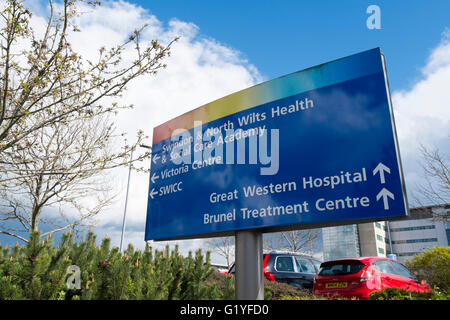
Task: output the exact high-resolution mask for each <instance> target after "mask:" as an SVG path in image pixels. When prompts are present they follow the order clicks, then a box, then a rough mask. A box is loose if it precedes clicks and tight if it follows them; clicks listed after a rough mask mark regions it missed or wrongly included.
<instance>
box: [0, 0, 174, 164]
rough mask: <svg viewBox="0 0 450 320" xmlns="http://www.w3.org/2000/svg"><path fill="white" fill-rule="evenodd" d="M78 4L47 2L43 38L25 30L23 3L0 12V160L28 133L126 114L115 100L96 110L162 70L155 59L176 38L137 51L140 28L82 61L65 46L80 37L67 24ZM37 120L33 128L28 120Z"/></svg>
mask: <svg viewBox="0 0 450 320" xmlns="http://www.w3.org/2000/svg"><path fill="white" fill-rule="evenodd" d="M79 2H80V1H79V0H64V1H63V3H62V5H60V6H58V8H59V9H58V10H59V11H58V10H57V9H56V6H55V4H54V3H53V1H52V0H49V16H48V20H47V25H46V28H45V32H44V33H43V34H36V33H35V32H34V30H33V29H32V28H31V26H30V18H31V12H30V10H29V9H27V8H26V7H24V6H23V1H21V0H7V1H6V2H5V3H4V4H2V5H0V6H1V7H0V10H1V11H0V26H1V30H0V31H1V32H0V161H2V160H3V159H2V157H3V151H5V150H8V149H9V148H11V147H13V146H14V145H16V144H19V145H20V146H21V147H25V144H26V141H24V140H25V139H26V138H27V137H29V136H30V134H32V133H33V132H34V131H36V130H39V129H41V128H44V127H47V126H49V125H52V124H53V123H56V122H61V121H62V122H64V121H65V122H69V121H72V120H73V119H77V118H82V117H90V116H92V115H98V114H101V113H113V112H116V111H117V110H119V109H121V108H126V107H131V106H122V105H119V104H118V103H117V101H116V102H112V103H108V104H103V103H104V102H105V101H108V100H105V99H104V98H108V97H109V98H113V99H114V98H117V97H119V96H120V95H121V93H123V91H124V90H125V87H126V85H127V84H128V83H129V82H130V81H132V80H133V79H136V78H137V77H139V76H142V75H145V74H150V75H155V74H156V73H157V72H158V70H159V69H161V68H165V67H166V65H165V64H163V63H162V60H163V58H164V57H166V56H168V55H169V54H170V46H171V44H172V43H173V41H175V40H176V39H174V40H173V41H172V42H170V43H169V44H168V45H166V46H163V45H161V44H160V43H159V42H158V41H157V40H153V41H152V42H151V43H150V44H149V45H148V46H143V45H142V44H141V41H140V38H141V33H142V31H143V29H144V28H146V27H147V26H143V27H142V28H140V29H136V30H134V31H133V32H132V33H131V34H130V36H129V37H128V39H126V40H125V41H124V42H123V43H121V44H118V45H117V46H114V47H112V48H110V49H106V48H104V47H102V48H100V49H99V54H98V58H97V59H96V60H95V61H91V60H86V59H83V57H82V56H81V55H80V54H78V53H77V52H75V51H74V50H73V49H72V46H71V44H70V42H69V40H68V37H69V35H70V33H71V32H79V31H80V29H79V28H78V27H77V26H76V25H75V24H74V19H75V18H76V17H77V15H78V14H79V13H78V11H77V4H78V3H79ZM86 3H87V4H90V5H93V6H96V5H99V4H100V3H99V2H98V1H87V2H86ZM131 47H133V52H134V58H133V59H134V60H132V61H131V62H126V61H124V59H123V53H124V51H125V50H128V49H129V48H131ZM127 61H129V60H127ZM37 115H38V119H40V121H31V122H30V121H28V119H29V118H31V117H35V116H37ZM130 148H131V147H130ZM130 148H129V149H128V151H130Z"/></svg>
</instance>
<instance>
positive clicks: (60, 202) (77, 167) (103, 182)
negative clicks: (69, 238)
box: [0, 117, 121, 241]
mask: <svg viewBox="0 0 450 320" xmlns="http://www.w3.org/2000/svg"><path fill="white" fill-rule="evenodd" d="M104 118H105V117H96V118H90V119H85V120H83V121H81V120H79V121H73V122H71V123H70V124H66V123H63V122H56V123H54V124H53V125H52V126H50V127H45V128H41V129H40V130H37V131H34V132H33V134H32V136H33V139H32V141H30V143H29V144H28V145H27V148H23V149H21V148H18V147H17V146H13V147H11V148H10V149H8V150H6V151H4V153H5V155H6V156H8V157H7V158H8V159H9V162H8V165H7V167H8V174H7V176H9V177H14V178H13V179H12V178H11V179H10V181H9V184H8V187H7V188H3V192H2V195H1V197H0V221H2V224H0V233H3V234H8V235H10V236H14V237H16V238H19V239H21V240H23V241H27V235H28V234H29V232H30V231H33V232H38V231H39V230H40V228H39V224H40V223H41V222H42V223H44V224H45V225H46V226H47V229H48V228H50V230H51V231H50V232H56V231H60V230H64V229H67V228H70V229H75V228H76V227H80V226H83V225H90V224H89V223H91V222H92V219H93V218H94V217H95V216H96V215H97V214H98V213H99V212H100V211H101V210H102V209H104V208H105V207H106V206H107V205H109V204H110V203H111V201H112V200H113V198H114V194H113V193H112V187H111V185H110V184H109V183H107V181H108V179H107V178H108V177H107V175H106V174H105V172H104V171H105V167H108V166H110V165H111V164H112V163H113V161H114V160H117V159H113V158H112V157H113V156H114V157H117V158H118V159H119V161H120V158H121V155H120V154H118V153H111V152H110V149H111V147H112V143H111V142H112V141H113V140H112V138H113V135H112V133H113V126H112V124H110V123H108V121H106V120H107V119H104ZM5 158H6V157H5ZM45 207H47V208H49V207H52V208H56V209H58V213H57V214H55V213H53V214H50V215H49V217H48V218H47V219H45V218H44V219H43V218H42V216H41V214H42V211H43V209H44V208H45ZM63 208H66V209H67V208H72V213H69V214H67V212H66V210H63ZM9 221H15V222H19V223H18V224H16V225H15V226H14V227H12V226H11V224H9V223H8V222H9ZM50 232H46V233H43V234H42V236H46V235H47V234H48V233H50Z"/></svg>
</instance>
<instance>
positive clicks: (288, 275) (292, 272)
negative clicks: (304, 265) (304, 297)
mask: <svg viewBox="0 0 450 320" xmlns="http://www.w3.org/2000/svg"><path fill="white" fill-rule="evenodd" d="M274 269H275V271H276V272H274V273H273V275H274V278H275V281H278V282H284V283H287V284H290V285H292V286H295V287H300V282H299V277H298V276H299V273H298V272H297V268H296V266H295V264H294V258H293V257H292V256H291V255H279V256H277V257H276V258H275V264H274Z"/></svg>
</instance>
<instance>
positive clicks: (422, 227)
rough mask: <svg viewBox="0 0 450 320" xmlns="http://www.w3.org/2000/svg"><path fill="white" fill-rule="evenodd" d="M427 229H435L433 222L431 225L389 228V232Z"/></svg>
mask: <svg viewBox="0 0 450 320" xmlns="http://www.w3.org/2000/svg"><path fill="white" fill-rule="evenodd" d="M427 229H436V226H435V225H434V224H433V225H431V226H419V227H404V228H391V232H400V231H414V230H427Z"/></svg>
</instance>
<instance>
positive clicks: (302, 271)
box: [294, 256, 316, 290]
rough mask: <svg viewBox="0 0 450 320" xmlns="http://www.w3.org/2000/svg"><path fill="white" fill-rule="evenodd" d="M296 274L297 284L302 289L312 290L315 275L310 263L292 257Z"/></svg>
mask: <svg viewBox="0 0 450 320" xmlns="http://www.w3.org/2000/svg"><path fill="white" fill-rule="evenodd" d="M294 260H295V263H296V265H297V269H298V271H299V274H298V283H299V284H300V286H301V287H302V288H305V289H308V290H312V289H313V285H314V277H315V275H316V270H315V268H314V265H313V264H312V262H311V261H310V260H309V259H307V258H304V257H301V256H294Z"/></svg>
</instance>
